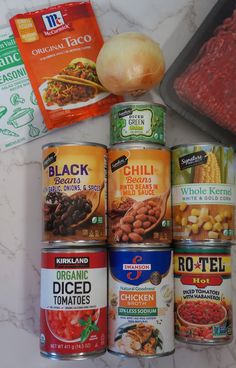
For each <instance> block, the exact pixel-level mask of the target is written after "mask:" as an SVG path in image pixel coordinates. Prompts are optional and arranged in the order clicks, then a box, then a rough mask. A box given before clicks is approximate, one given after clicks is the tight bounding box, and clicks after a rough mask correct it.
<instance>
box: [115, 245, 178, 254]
mask: <svg viewBox="0 0 236 368" xmlns="http://www.w3.org/2000/svg"><path fill="white" fill-rule="evenodd" d="M108 249H109V252H111V251H114V252H119V251H120V252H128V251H130V252H164V251H166V250H170V251H172V250H174V248H173V247H170V246H166V247H162V248H158V247H154V246H151V245H150V246H149V247H147V248H141V247H140V246H139V245H138V244H136V245H135V246H133V247H129V245H127V244H126V246H123V247H114V246H112V245H110V246H108Z"/></svg>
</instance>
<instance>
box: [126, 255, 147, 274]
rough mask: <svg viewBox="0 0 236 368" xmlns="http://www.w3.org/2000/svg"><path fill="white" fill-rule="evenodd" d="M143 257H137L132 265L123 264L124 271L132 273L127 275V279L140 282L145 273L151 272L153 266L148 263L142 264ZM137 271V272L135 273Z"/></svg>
mask: <svg viewBox="0 0 236 368" xmlns="http://www.w3.org/2000/svg"><path fill="white" fill-rule="evenodd" d="M142 260H143V257H142V256H135V257H134V258H133V259H132V263H124V264H123V270H124V271H130V272H128V273H127V278H128V279H129V280H138V279H139V278H140V277H141V275H142V272H143V271H149V270H151V265H150V264H148V263H140V262H142ZM133 271H135V272H133Z"/></svg>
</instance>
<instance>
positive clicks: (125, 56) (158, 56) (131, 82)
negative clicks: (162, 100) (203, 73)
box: [96, 32, 165, 96]
mask: <svg viewBox="0 0 236 368" xmlns="http://www.w3.org/2000/svg"><path fill="white" fill-rule="evenodd" d="M96 67H97V74H98V78H99V80H100V82H101V83H102V84H103V86H104V87H105V88H106V89H107V90H108V91H110V92H112V93H114V94H116V95H129V94H131V95H136V96H137V95H140V94H142V93H145V92H146V91H148V90H150V89H152V88H153V87H154V86H156V85H157V84H159V82H160V81H161V79H162V78H163V75H164V72H165V62H164V57H163V54H162V51H161V49H160V46H159V44H158V43H156V42H155V41H153V40H152V39H151V38H150V37H148V36H146V35H144V34H141V33H136V32H126V33H121V34H118V35H115V36H113V37H111V38H110V39H109V40H108V41H107V42H105V43H104V45H103V47H102V48H101V50H100V52H99V54H98V57H97V61H96Z"/></svg>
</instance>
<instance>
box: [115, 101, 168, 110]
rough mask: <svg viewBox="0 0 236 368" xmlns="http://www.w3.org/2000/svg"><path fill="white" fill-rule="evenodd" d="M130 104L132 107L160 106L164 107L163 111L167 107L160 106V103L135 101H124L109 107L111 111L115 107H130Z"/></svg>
mask: <svg viewBox="0 0 236 368" xmlns="http://www.w3.org/2000/svg"><path fill="white" fill-rule="evenodd" d="M131 104H134V105H149V106H151V105H153V106H160V107H164V108H165V110H167V106H166V105H164V103H163V104H161V103H159V102H148V101H135V100H133V101H124V102H118V103H117V104H114V105H113V106H112V107H111V111H112V110H113V108H114V107H116V106H122V105H123V106H129V105H131Z"/></svg>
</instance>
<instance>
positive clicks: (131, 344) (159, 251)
mask: <svg viewBox="0 0 236 368" xmlns="http://www.w3.org/2000/svg"><path fill="white" fill-rule="evenodd" d="M173 312H174V285H173V250H172V249H171V248H157V247H155V248H154V247H152V248H149V249H143V248H140V246H139V244H136V248H130V247H129V248H127V247H126V248H118V247H112V248H110V250H109V301H108V350H109V351H110V352H112V353H115V354H119V355H123V356H131V357H157V356H164V355H169V354H172V353H173V352H174V313H173Z"/></svg>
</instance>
